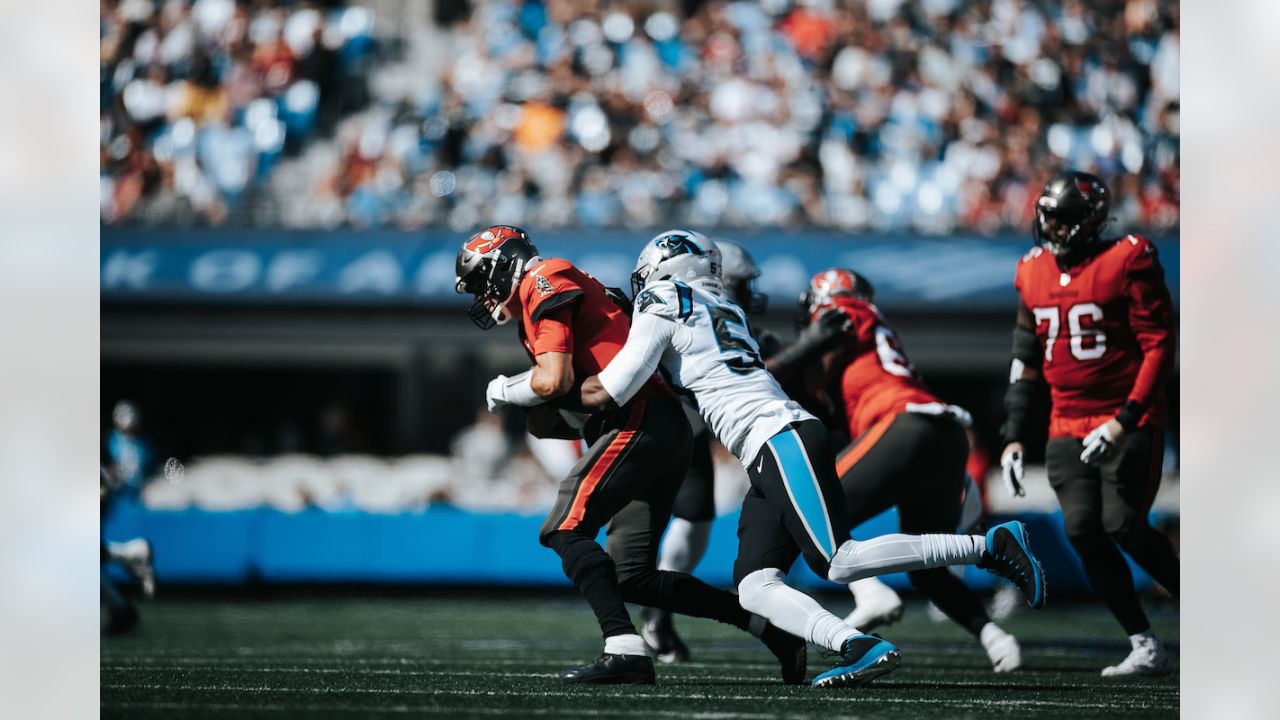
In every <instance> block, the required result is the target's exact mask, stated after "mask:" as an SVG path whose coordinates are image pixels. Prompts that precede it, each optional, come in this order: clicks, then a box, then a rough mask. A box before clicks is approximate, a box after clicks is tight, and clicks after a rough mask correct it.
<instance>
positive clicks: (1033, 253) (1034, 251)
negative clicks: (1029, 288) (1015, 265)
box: [1020, 245, 1044, 263]
mask: <svg viewBox="0 0 1280 720" xmlns="http://www.w3.org/2000/svg"><path fill="white" fill-rule="evenodd" d="M1043 254H1044V248H1042V247H1040V246H1039V245H1037V246H1036V247H1033V248H1031V249H1030V250H1028V251H1027V252H1026V254H1025V255H1023V256H1022V260H1021V261H1020V262H1021V263H1029V262H1031V261H1032V260H1035V259H1036V258H1038V257H1040V256H1041V255H1043Z"/></svg>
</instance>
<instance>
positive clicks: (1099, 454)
mask: <svg viewBox="0 0 1280 720" xmlns="http://www.w3.org/2000/svg"><path fill="white" fill-rule="evenodd" d="M1114 422H1115V421H1114V420H1108V421H1107V422H1104V423H1102V424H1101V425H1099V426H1098V427H1096V428H1094V429H1093V432H1091V433H1089V434H1088V435H1085V436H1084V451H1083V452H1081V453H1080V462H1083V463H1084V464H1086V465H1098V464H1100V463H1102V462H1103V461H1105V460H1106V459H1107V458H1109V457H1111V455H1112V453H1113V452H1114V451H1115V448H1116V443H1117V442H1118V441H1119V440H1120V438H1119V433H1116V432H1115V431H1114V430H1113V429H1112V427H1111V423H1114ZM1116 424H1117V425H1119V423H1116Z"/></svg>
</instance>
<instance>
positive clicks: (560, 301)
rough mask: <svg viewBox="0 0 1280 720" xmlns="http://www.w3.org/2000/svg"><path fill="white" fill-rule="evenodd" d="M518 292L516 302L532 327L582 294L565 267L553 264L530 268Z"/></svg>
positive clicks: (577, 283) (546, 263)
mask: <svg viewBox="0 0 1280 720" xmlns="http://www.w3.org/2000/svg"><path fill="white" fill-rule="evenodd" d="M520 289H521V298H520V300H521V302H523V303H524V307H525V311H526V312H528V313H529V319H530V320H531V321H532V323H533V324H534V325H536V324H537V323H538V321H539V320H541V319H542V318H544V317H546V316H547V315H549V314H551V313H553V312H555V311H556V310H560V309H563V308H569V307H572V306H573V305H574V304H575V303H577V302H579V301H581V300H582V297H583V295H585V294H586V291H585V290H584V289H583V288H582V285H581V283H580V282H579V281H578V279H577V278H575V277H574V274H573V273H572V272H569V268H567V267H558V265H557V264H556V261H547V262H543V263H539V264H538V265H535V266H533V267H532V268H531V269H530V270H529V273H528V274H527V275H526V276H525V278H524V280H523V281H522V282H521V283H520Z"/></svg>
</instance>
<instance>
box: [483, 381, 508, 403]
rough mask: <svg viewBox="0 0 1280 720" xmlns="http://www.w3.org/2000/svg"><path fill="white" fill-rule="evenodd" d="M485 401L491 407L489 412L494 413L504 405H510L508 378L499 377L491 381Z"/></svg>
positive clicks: (485, 393) (486, 391)
mask: <svg viewBox="0 0 1280 720" xmlns="http://www.w3.org/2000/svg"><path fill="white" fill-rule="evenodd" d="M484 401H485V403H487V404H488V406H489V412H494V411H495V410H497V409H498V408H500V407H502V406H504V405H510V404H511V403H509V402H507V376H506V375H499V376H498V377H496V378H494V379H492V380H490V381H489V388H488V389H487V390H485V391H484Z"/></svg>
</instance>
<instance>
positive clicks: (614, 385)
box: [581, 304, 676, 410]
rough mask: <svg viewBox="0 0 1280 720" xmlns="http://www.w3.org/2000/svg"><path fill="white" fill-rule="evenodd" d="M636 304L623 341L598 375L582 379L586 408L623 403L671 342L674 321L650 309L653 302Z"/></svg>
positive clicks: (647, 379)
mask: <svg viewBox="0 0 1280 720" xmlns="http://www.w3.org/2000/svg"><path fill="white" fill-rule="evenodd" d="M637 307H638V309H637V310H636V313H635V317H634V318H632V320H631V331H630V332H629V333H628V334H627V342H626V344H625V345H623V346H622V349H621V350H619V351H618V354H617V355H615V356H614V358H613V360H612V361H611V362H610V363H609V365H608V366H607V367H605V368H604V369H603V370H601V371H600V374H599V375H593V376H591V377H588V378H587V379H586V380H584V381H583V382H582V390H581V400H582V404H583V405H584V406H585V407H587V408H588V409H591V410H604V409H607V408H609V407H611V406H612V405H625V404H626V403H627V402H628V401H629V400H631V398H633V397H635V394H636V393H637V392H639V391H640V388H642V387H644V384H645V383H646V382H648V381H649V377H650V376H651V375H653V371H654V370H656V369H657V368H658V362H659V361H660V360H662V353H663V351H664V350H666V349H667V347H668V346H670V344H671V338H672V337H673V336H674V335H675V331H676V323H675V321H674V320H671V319H670V318H667V317H665V316H663V315H662V314H660V309H650V308H651V307H652V306H647V305H643V304H637Z"/></svg>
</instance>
